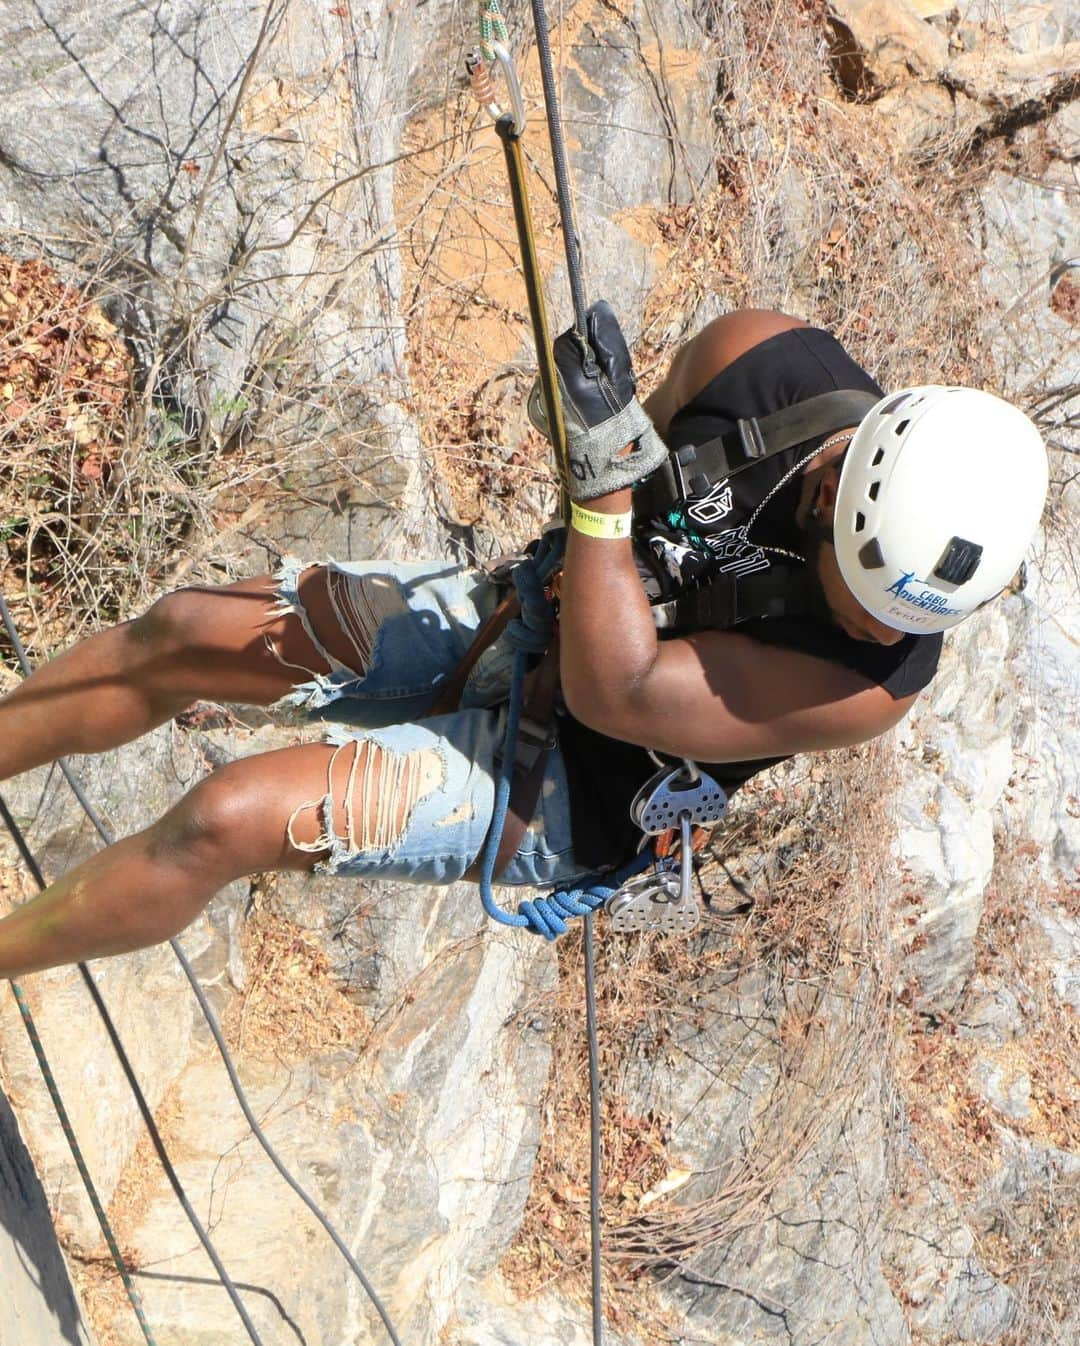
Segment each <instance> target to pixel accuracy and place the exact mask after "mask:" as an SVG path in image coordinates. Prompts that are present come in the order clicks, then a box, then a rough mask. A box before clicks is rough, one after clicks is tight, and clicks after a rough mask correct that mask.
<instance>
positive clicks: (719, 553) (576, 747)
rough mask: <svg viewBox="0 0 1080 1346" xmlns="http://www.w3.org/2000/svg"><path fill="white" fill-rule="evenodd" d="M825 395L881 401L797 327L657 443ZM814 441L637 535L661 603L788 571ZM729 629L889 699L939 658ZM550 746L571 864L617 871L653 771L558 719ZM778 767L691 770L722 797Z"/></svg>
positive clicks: (806, 625) (773, 622) (913, 648)
mask: <svg viewBox="0 0 1080 1346" xmlns="http://www.w3.org/2000/svg"><path fill="white" fill-rule="evenodd" d="M835 389H858V390H860V391H865V392H869V393H872V394H874V395H875V396H877V397H881V396H883V395H884V394H883V393H882V390H881V389H880V388H879V387H878V386H877V384H876V383H875V382H874V381H873V379H871V378H870V376H869V375H868V374H867V373H866V372H865V370H863V369H861V368H860V367H859V366H858V365H857V364H856V363H855V361H854V360H852V358H851V357H850V356H849V355H848V354H847V352H846V351H845V350H844V348H843V347H842V346H841V345H840V343H839V342H838V341H837V340H836V339H835V337H833V336H831V335H830V334H829V333H828V332H824V331H821V330H819V329H817V328H805V327H804V328H796V329H794V330H792V331H790V332H782V333H781V334H780V335H779V336H775V337H770V338H769V339H768V340H767V341H763V342H761V343H760V344H759V345H757V346H754V347H753V348H752V349H751V350H749V351H746V352H745V353H744V354H743V355H741V356H740V357H739V358H738V359H737V360H735V361H734V362H733V363H732V364H730V365H728V367H727V368H726V369H724V370H723V371H721V373H719V374H718V375H717V376H716V378H714V379H713V380H712V382H711V383H709V384H708V386H707V387H705V388H704V389H703V390H702V391H701V392H700V393H699V394H698V395H697V396H696V397H695V398H694V399H693V400H692V401H691V402H690V403H688V405H687V406H685V407H683V409H682V410H681V411H680V412H678V414H677V415H676V416H675V417H674V418H673V419H672V422H671V425H670V427H669V430H668V435H667V442H668V445H669V446H670V447H671V448H672V449H678V448H682V447H683V446H684V445H686V444H704V443H705V442H706V441H707V440H710V439H714V438H715V437H716V436H718V435H722V434H725V433H726V432H727V431H728V430H732V429H734V428H735V425H736V422H737V421H739V420H740V419H747V418H749V417H751V416H758V417H760V416H766V415H768V414H769V412H771V411H777V410H779V408H781V407H786V406H790V405H792V404H793V403H795V402H801V401H803V400H805V399H806V398H808V397H814V396H815V395H816V394H818V393H824V392H832V391H833V390H835ZM838 428H842V427H838ZM825 438H826V437H825V436H820V437H819V438H817V439H814V440H808V441H807V442H806V443H805V444H799V445H796V446H795V447H794V448H792V449H789V450H787V451H786V452H784V453H779V454H776V455H774V456H773V457H772V458H767V459H764V460H763V461H761V462H760V463H755V464H754V465H753V466H752V467H749V468H747V469H746V470H745V471H741V472H739V473H738V474H737V475H734V476H732V477H731V478H730V479H727V480H724V481H721V482H717V483H714V484H713V486H712V487H711V488H710V489H708V490H707V491H705V492H704V493H702V494H700V495H697V496H690V497H689V498H688V499H687V500H685V501H683V502H680V503H679V504H678V505H676V506H675V507H673V508H672V509H671V510H670V511H668V513H667V514H666V515H665V516H664V517H663V518H656V519H653V520H650V521H649V522H648V524H647V525H646V526H645V527H644V528H642V529H640V530H639V546H640V547H641V548H643V549H647V551H648V552H649V554H650V565H649V567H648V568H649V569H651V570H652V572H653V573H654V574H657V575H658V576H659V580H658V585H659V587H661V588H662V589H663V590H664V591H665V596H670V595H671V594H673V593H678V592H681V591H685V590H686V589H687V588H688V587H692V586H693V585H695V584H697V583H700V582H702V581H707V580H708V579H709V578H711V577H713V576H716V575H719V574H727V573H734V574H735V575H736V576H737V577H741V576H743V575H748V574H754V573H756V572H759V571H762V570H767V569H769V568H770V567H772V566H776V565H781V566H792V565H799V564H800V560H799V558H801V556H802V552H803V548H804V546H805V539H804V537H803V535H802V533H801V532H800V530H799V528H798V526H797V525H796V522H795V507H796V504H797V503H798V499H799V493H800V489H801V476H802V472H801V467H802V463H803V460H804V459H805V458H807V456H808V455H812V453H813V450H814V449H816V448H818V447H820V445H821V444H822V443H823V442H824V439H825ZM643 569H645V567H643ZM738 630H739V632H740V634H743V635H747V636H751V637H752V638H753V639H755V640H759V641H761V642H762V643H763V644H768V645H778V646H782V647H784V648H786V649H795V650H802V651H803V652H804V653H807V654H812V655H815V656H817V657H818V658H821V659H828V660H830V661H831V662H833V663H837V664H840V665H842V666H843V667H844V668H850V669H853V670H854V671H855V672H857V673H860V674H862V676H863V677H865V678H867V679H868V680H869V681H870V682H873V683H876V684H877V685H878V686H881V687H884V688H886V690H887V691H888V692H889V693H890V694H891V695H892V696H893V697H894V698H895V699H896V700H900V699H901V698H903V697H905V696H910V695H911V694H912V693H913V692H917V691H919V690H920V689H921V688H923V687H925V686H926V685H927V683H928V682H930V680H931V678H933V676H934V673H935V671H936V670H937V663H938V656H939V654H940V651H941V636H940V634H938V635H931V636H910V635H909V636H905V637H904V639H903V640H901V641H899V642H898V643H897V644H895V645H889V646H885V645H876V644H873V643H870V642H867V641H859V640H853V639H852V638H851V637H849V636H847V635H845V633H844V632H843V631H842V630H841V629H840V628H839V627H838V626H835V625H833V623H832V622H831V621H830V620H829V619H828V618H827V617H824V616H817V615H810V614H807V615H804V616H787V617H773V618H768V619H765V618H758V619H756V620H752V621H747V622H743V623H742V624H741V625H740V626H739V627H738ZM661 637H663V633H661ZM559 741H560V744H561V747H562V753H563V758H564V761H565V763H566V774H567V783H568V786H569V791H570V818H571V829H572V834H573V843H574V856H575V858H576V859H577V860H578V861H579V863H581V864H583V865H588V866H589V867H591V868H592V867H595V868H598V869H600V868H607V867H609V866H613V865H618V864H621V863H623V862H624V861H626V860H627V859H629V858H630V856H632V855H633V853H634V850H635V848H636V846H637V843H638V841H639V840H640V837H641V833H640V832H639V831H638V829H637V828H636V827H635V826H634V824H633V823H632V822H631V821H630V804H631V802H632V801H633V798H634V795H635V794H636V792H637V790H638V788H639V787H640V786H641V784H642V783H643V782H644V781H645V780H647V779H648V777H649V776H650V775H651V774H652V772H653V771H654V770H655V769H656V768H655V765H654V764H653V762H652V760H651V759H650V757H649V755H648V753H646V752H645V750H644V749H643V748H639V747H637V746H636V745H634V744H631V743H624V742H622V741H621V740H619V739H613V738H608V737H607V736H606V735H604V734H599V733H597V732H596V731H595V730H592V729H589V728H587V727H586V726H585V725H583V724H581V723H580V721H578V720H575V719H574V718H573V716H571V715H570V714H568V713H566V714H564V715H563V716H561V717H560V721H559ZM781 760H783V759H782V758H776V757H773V758H764V759H758V760H756V761H749V762H723V763H708V762H702V763H701V766H702V767H703V769H704V770H706V771H707V772H708V773H709V774H710V775H711V776H714V777H715V778H716V779H717V780H718V781H719V782H720V784H721V785H722V786H723V788H724V789H725V790H726V791H727V792H728V794H729V795H730V794H732V793H733V792H734V791H735V790H737V789H738V788H739V786H740V785H742V784H744V783H745V782H746V781H747V780H749V779H750V777H751V776H753V775H755V774H756V773H757V772H758V771H761V770H763V769H764V768H765V767H767V766H771V765H773V764H774V763H775V762H778V761H781Z"/></svg>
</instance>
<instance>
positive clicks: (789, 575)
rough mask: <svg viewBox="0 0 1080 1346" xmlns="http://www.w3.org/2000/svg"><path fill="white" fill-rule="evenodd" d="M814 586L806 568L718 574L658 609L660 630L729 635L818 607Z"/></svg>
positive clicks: (655, 617) (655, 616)
mask: <svg viewBox="0 0 1080 1346" xmlns="http://www.w3.org/2000/svg"><path fill="white" fill-rule="evenodd" d="M814 597H815V595H814V587H813V585H812V583H811V580H810V577H809V575H808V574H807V572H806V569H805V567H803V566H799V565H783V564H778V563H774V564H773V565H772V566H771V567H770V568H769V569H768V570H763V571H760V572H758V573H756V574H753V575H743V576H741V577H737V576H735V575H733V574H727V575H717V576H716V578H715V579H713V580H711V581H710V582H709V583H708V584H702V585H701V586H700V587H698V588H696V589H691V590H690V591H689V592H688V593H685V594H683V595H681V596H680V597H679V598H673V599H671V600H670V601H669V602H667V603H657V604H654V606H653V620H654V621H655V622H656V624H657V626H658V627H659V628H660V629H661V630H664V631H670V632H672V634H676V635H677V634H682V633H684V632H690V631H724V630H727V629H728V628H729V627H732V626H737V625H738V624H739V623H740V622H748V621H752V620H754V619H755V618H758V617H793V616H799V615H802V614H804V613H807V612H810V611H812V610H813V607H814Z"/></svg>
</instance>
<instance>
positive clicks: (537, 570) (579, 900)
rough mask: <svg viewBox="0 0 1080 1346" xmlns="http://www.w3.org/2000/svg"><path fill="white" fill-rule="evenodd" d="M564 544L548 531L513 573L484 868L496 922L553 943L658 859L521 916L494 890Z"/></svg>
mask: <svg viewBox="0 0 1080 1346" xmlns="http://www.w3.org/2000/svg"><path fill="white" fill-rule="evenodd" d="M564 545H565V534H564V533H563V532H561V531H553V532H551V533H547V534H545V535H544V537H543V538H541V539H540V542H539V545H538V546H537V548H536V551H535V552H534V553H533V555H532V556H530V557H527V558H526V559H525V560H523V561H519V562H518V564H517V565H516V566H514V568H513V570H512V571H511V572H510V577H511V579H512V580H513V582H514V588H515V589H516V590H517V595H518V599H519V600H520V603H521V612H520V615H519V616H518V617H516V618H515V619H514V621H512V622H511V623H510V625H509V626H508V627H507V628H506V639H507V640H508V641H509V642H510V644H511V645H512V646H513V647H514V671H513V676H512V678H511V682H510V700H509V704H508V705H507V710H506V732H505V736H504V738H503V751H502V761H501V762H500V764H499V774H498V777H497V779H496V782H495V808H494V811H493V813H492V817H491V827H490V829H489V831H488V835H487V839H486V841H485V842H484V851H483V855H482V859H481V867H480V900H481V902H482V903H483V906H484V910H485V911H486V912H487V914H488V915H489V916H490V917H491V919H492V920H493V921H498V922H499V923H500V924H501V925H512V926H517V927H519V928H521V929H525V930H528V931H530V933H532V934H535V935H543V937H544V938H545V939H547V940H554V939H557V938H558V937H559V935H564V934H565V933H566V931H567V929H568V928H569V927H568V926H567V924H566V922H567V920H568V919H570V918H572V917H574V916H588V915H590V914H591V913H592V912H594V911H596V910H597V908H599V907H602V906H603V905H604V903H605V902H606V901H607V900H608V898H609V897H611V896H612V894H613V893H615V892H616V891H617V890H618V889H619V887H620V886H621V885H622V884H623V883H625V881H626V880H627V879H628V878H630V877H632V876H633V875H634V874H640V873H641V871H642V870H643V869H646V868H647V867H648V865H649V864H650V863H651V861H652V856H651V855H650V854H649V853H648V852H644V853H643V854H641V855H637V856H635V857H634V859H633V860H632V861H630V862H629V863H628V864H626V865H624V866H623V867H622V868H621V869H618V870H616V871H615V872H614V873H610V874H591V875H589V876H588V877H586V878H583V879H581V880H580V881H579V883H578V885H577V886H576V887H575V888H572V889H562V890H559V891H555V892H551V893H546V894H544V895H543V896H542V897H537V898H533V899H531V900H526V901H523V902H521V903H519V904H518V909H517V911H516V912H509V911H504V910H503V908H502V907H500V906H499V904H498V903H497V902H496V901H495V896H494V893H493V892H492V884H493V882H494V878H495V860H496V857H497V855H498V850H499V841H500V839H501V837H502V834H503V828H504V827H505V825H506V813H507V810H508V809H509V807H510V784H511V780H512V777H513V774H514V759H515V756H516V753H517V739H518V728H519V726H520V724H521V708H522V701H523V693H524V688H525V674H526V672H527V671H528V667H529V656H530V655H534V654H542V653H543V652H544V650H546V649H547V647H548V646H549V645H550V644H551V641H552V638H553V636H554V634H555V611H554V603H553V602H552V600H551V598H550V597H549V596H548V593H547V585H548V583H549V581H550V580H551V578H552V576H553V575H554V573H555V571H556V570H557V569H558V567H559V564H560V563H561V561H562V554H563V548H564Z"/></svg>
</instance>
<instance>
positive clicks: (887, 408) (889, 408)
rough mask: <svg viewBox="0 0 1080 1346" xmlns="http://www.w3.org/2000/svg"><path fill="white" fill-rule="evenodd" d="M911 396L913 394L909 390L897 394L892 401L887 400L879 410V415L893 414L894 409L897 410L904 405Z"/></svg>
mask: <svg viewBox="0 0 1080 1346" xmlns="http://www.w3.org/2000/svg"><path fill="white" fill-rule="evenodd" d="M910 396H911V394H910V393H909V392H908V393H899V394H897V396H896V397H894V398H893V399H892V401H891V402H886V404H885V405H884V406H883V407H882V408H881V410H880V411H879V412H878V415H879V416H891V415H892V414H893V412H894V411H896V410H897V409H898V408H899V407H902V406H903V405H904V403H905V402H906V401H907V400H908V398H909V397H910Z"/></svg>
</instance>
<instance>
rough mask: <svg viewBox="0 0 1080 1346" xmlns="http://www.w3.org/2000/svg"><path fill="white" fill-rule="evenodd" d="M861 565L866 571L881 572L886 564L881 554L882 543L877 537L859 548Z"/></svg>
mask: <svg viewBox="0 0 1080 1346" xmlns="http://www.w3.org/2000/svg"><path fill="white" fill-rule="evenodd" d="M859 564H860V565H861V566H862V568H863V569H864V570H880V569H881V567H882V566H883V565H884V564H885V558H884V556H882V554H881V543H880V542H879V541H878V540H877V538H876V537H872V538H871V539H870V541H869V542H864V543H863V544H862V546H861V547H860V548H859Z"/></svg>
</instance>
